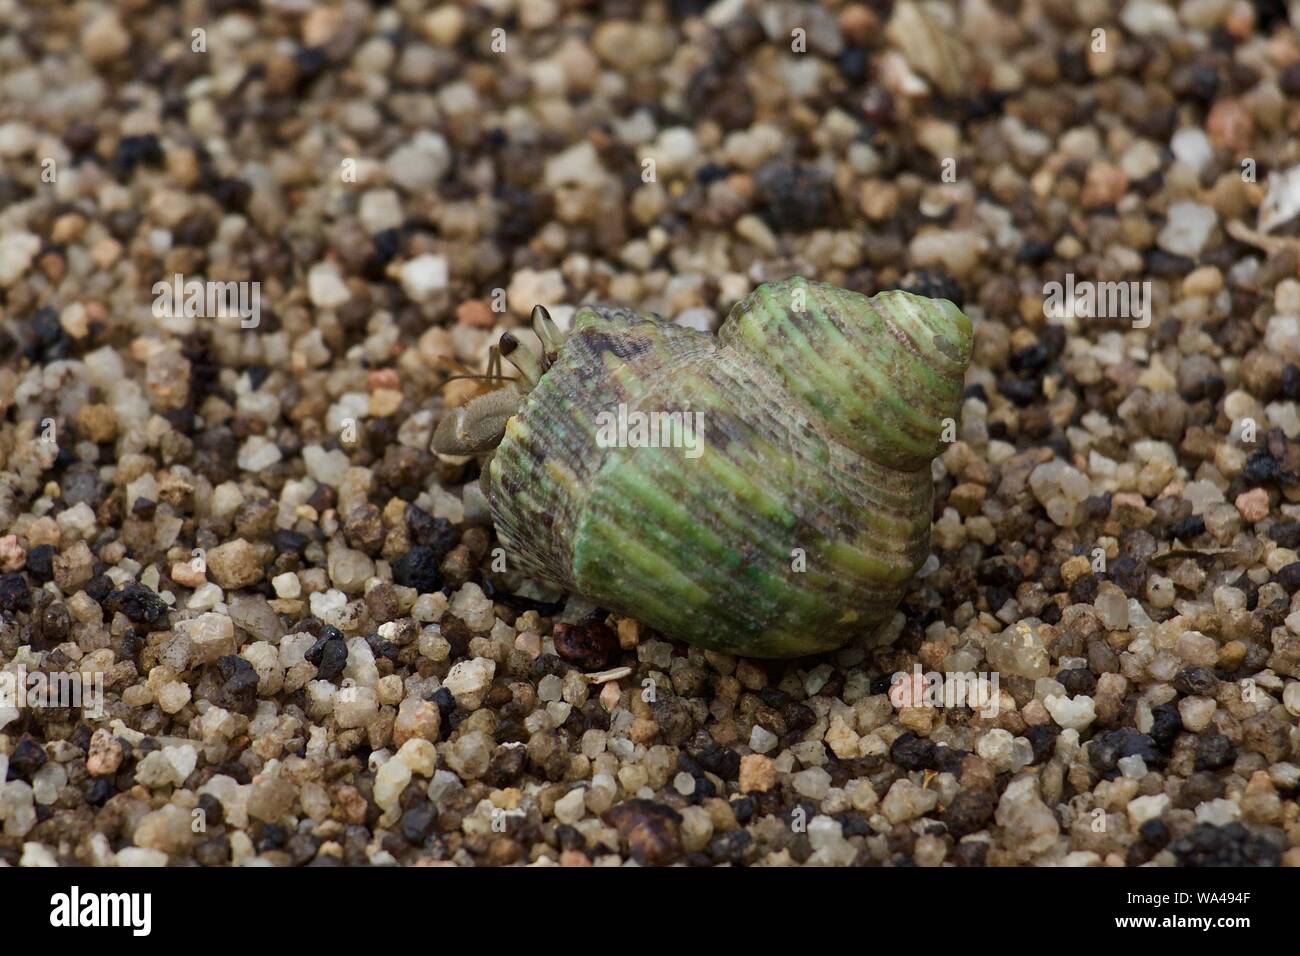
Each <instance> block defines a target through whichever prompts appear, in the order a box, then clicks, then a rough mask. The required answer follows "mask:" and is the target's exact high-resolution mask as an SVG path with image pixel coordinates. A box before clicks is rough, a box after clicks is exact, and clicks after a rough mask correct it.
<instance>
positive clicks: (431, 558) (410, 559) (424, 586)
mask: <svg viewBox="0 0 1300 956" xmlns="http://www.w3.org/2000/svg"><path fill="white" fill-rule="evenodd" d="M393 580H394V581H396V582H397V583H398V584H400V585H401V586H402V587H407V588H415V590H417V591H419V592H420V593H421V594H431V593H432V592H434V591H437V590H440V589H441V588H442V574H441V573H440V572H439V571H438V555H437V553H436V552H435V551H434V550H433V548H430V547H428V546H427V545H422V544H417V545H416V546H415V547H413V548H411V550H410V551H407V552H406V554H404V555H402V556H401V557H400V558H398V559H397V560H396V561H394V562H393Z"/></svg>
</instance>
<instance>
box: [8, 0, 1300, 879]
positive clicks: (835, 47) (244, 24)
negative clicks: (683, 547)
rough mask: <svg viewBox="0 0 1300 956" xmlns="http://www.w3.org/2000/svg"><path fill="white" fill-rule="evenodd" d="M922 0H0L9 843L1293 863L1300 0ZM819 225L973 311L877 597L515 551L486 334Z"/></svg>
mask: <svg viewBox="0 0 1300 956" xmlns="http://www.w3.org/2000/svg"><path fill="white" fill-rule="evenodd" d="M925 10H928V11H929V12H928V13H926V12H922V8H921V7H920V6H918V5H916V4H914V3H912V2H908V0H900V2H896V3H890V2H888V0H874V2H869V3H835V2H829V0H828V2H826V3H825V4H823V5H820V6H815V5H807V4H776V3H757V2H746V0H718V2H716V3H713V4H706V3H698V2H692V0H674V2H669V3H665V2H650V3H638V2H631V0H628V2H610V3H604V4H594V3H582V2H575V0H520V2H518V3H516V2H514V0H498V2H490V3H481V4H476V5H473V6H465V7H460V6H458V5H454V4H449V5H442V6H437V5H431V4H427V3H422V2H414V0H412V2H402V0H399V2H396V3H393V4H391V5H382V6H381V5H374V6H371V5H369V4H366V3H361V2H343V3H339V4H335V5H328V6H327V5H324V4H313V3H308V2H305V0H301V2H300V0H279V2H272V0H266V2H261V3H258V2H251V0H244V2H241V0H210V2H206V3H204V2H193V0H187V2H182V3H179V4H176V5H171V4H157V5H151V4H148V3H145V2H142V0H118V2H116V3H113V2H109V3H89V2H86V3H68V4H59V3H53V2H28V3H22V2H16V0H0V22H3V23H4V24H5V29H4V30H3V31H0V353H2V354H3V355H4V361H3V366H2V367H0V411H3V417H2V418H0V661H3V662H4V666H5V668H6V670H9V671H12V672H18V671H19V670H20V669H21V670H25V671H26V672H27V673H29V674H31V673H35V672H38V671H39V672H47V673H53V672H60V671H84V672H86V673H90V674H96V673H97V674H101V675H102V677H103V681H104V686H105V698H106V699H105V701H104V710H103V714H102V716H100V717H98V718H96V717H93V716H91V715H88V714H83V713H82V712H81V711H80V710H78V709H76V708H50V707H43V708H42V707H31V706H28V707H24V708H21V709H15V708H12V707H11V708H3V707H0V821H3V830H2V834H0V861H3V862H4V863H5V864H13V865H52V864H56V863H57V864H73V863H79V864H86V865H97V866H108V865H148V864H162V863H170V864H171V865H189V864H199V865H205V866H217V865H228V864H243V863H249V862H260V863H267V864H273V865H286V866H287V865H331V864H341V863H346V864H373V865H392V864H428V863H435V862H451V863H456V864H467V865H474V864H509V863H527V862H536V863H547V864H555V863H558V864H563V865H575V866H580V865H589V864H594V865H611V864H615V865H616V864H619V863H621V862H626V861H632V860H635V861H638V862H641V863H650V864H657V863H675V862H682V863H686V864H689V865H713V864H722V863H730V864H747V865H792V864H836V865H844V864H887V865H909V864H917V865H924V866H935V865H962V866H979V865H1008V864H1016V865H1034V864H1067V865H1106V866H1137V865H1143V864H1154V865H1161V866H1171V865H1207V864H1225V863H1249V864H1267V865H1277V864H1289V865H1296V864H1300V811H1298V810H1297V804H1296V801H1295V795H1296V790H1297V786H1298V785H1300V767H1298V766H1297V763H1300V760H1298V758H1297V751H1298V750H1300V730H1298V729H1297V715H1298V714H1300V605H1298V606H1297V608H1296V610H1297V613H1292V607H1293V603H1294V601H1293V595H1294V592H1296V590H1297V588H1300V558H1298V555H1297V550H1296V549H1297V548H1300V447H1297V445H1296V442H1295V439H1296V436H1297V435H1298V434H1300V415H1298V414H1297V407H1296V400H1297V398H1300V367H1297V363H1300V280H1298V279H1297V276H1298V268H1300V240H1298V239H1297V238H1295V236H1296V230H1295V229H1294V228H1293V225H1294V223H1293V222H1291V220H1293V219H1294V217H1295V215H1296V213H1297V212H1300V171H1298V172H1296V173H1293V174H1288V170H1290V169H1293V168H1295V169H1298V170H1300V166H1298V164H1300V140H1298V138H1297V131H1298V129H1300V110H1298V109H1297V108H1296V105H1297V101H1296V97H1297V95H1300V47H1298V45H1297V25H1300V4H1292V5H1291V7H1290V10H1288V7H1287V4H1285V3H1283V2H1281V0H1256V2H1253V3H1251V2H1244V0H1189V2H1186V3H1183V4H1181V5H1180V6H1179V7H1178V8H1177V10H1175V8H1174V6H1173V5H1166V4H1164V3H1161V2H1157V0H1129V2H1126V3H1123V4H1118V3H1114V4H1113V3H1106V2H1096V0H1070V2H1065V0H1061V2H1025V3H1023V4H1021V3H1013V2H1002V0H964V2H961V3H953V4H934V5H928V4H927V5H925ZM196 30H200V31H202V32H200V33H197V34H196V33H195V32H194V31H196ZM1099 30H1100V31H1102V32H1101V33H1098V32H1097V31H1099ZM498 31H499V32H498ZM647 159H652V160H653V161H654V162H653V174H654V175H653V181H647V180H646V176H647V175H648V173H649V171H650V167H648V166H647V165H646V164H645V160H647ZM176 274H181V275H183V276H185V277H186V278H198V279H209V280H219V281H250V282H257V283H260V286H259V290H260V296H261V299H260V302H261V314H260V322H259V323H258V325H257V327H256V328H241V324H240V321H239V319H238V318H237V317H220V316H214V315H197V316H189V317H186V316H185V315H177V316H172V315H166V314H163V315H156V314H155V312H154V310H152V309H151V307H150V306H151V302H152V301H153V298H154V292H153V286H154V283H157V282H170V281H171V280H172V277H173V276H174V275H176ZM792 274H801V275H805V276H808V277H810V278H816V279H821V280H825V281H829V282H833V283H835V284H838V285H842V286H845V287H848V288H851V289H856V290H859V291H863V292H868V293H871V292H875V291H878V290H881V289H888V288H897V287H902V288H906V289H910V290H912V291H918V292H923V293H925V294H931V295H944V296H947V297H950V298H952V299H953V300H954V301H956V302H958V304H961V305H963V307H964V308H965V310H966V311H967V312H968V314H969V315H970V316H971V317H972V319H973V320H974V321H975V323H976V332H977V342H976V349H975V359H974V362H973V364H972V368H971V370H970V373H969V376H968V386H969V388H968V393H967V394H968V398H967V400H966V402H965V404H964V408H963V415H962V421H961V424H960V428H959V432H958V440H957V441H955V442H954V443H953V444H952V445H951V447H950V448H949V449H948V450H947V451H946V452H945V453H944V454H943V455H942V457H941V458H940V459H939V460H938V462H937V463H936V465H935V474H936V488H937V495H936V501H935V518H936V526H935V533H934V547H935V552H934V553H935V556H936V557H935V559H932V561H931V562H930V563H929V564H928V565H927V566H926V568H925V570H924V572H923V576H922V577H921V578H920V579H919V580H918V581H917V582H916V584H915V587H914V588H913V589H912V591H911V593H910V594H909V595H908V597H907V598H906V600H905V602H904V604H903V606H902V608H901V609H900V613H899V614H898V615H897V617H896V619H895V622H894V624H893V625H892V626H891V627H890V628H889V629H888V632H887V633H886V634H885V635H884V637H885V638H886V639H887V638H896V639H895V640H894V642H893V643H892V645H887V646H877V645H870V646H868V645H865V644H864V645H863V646H857V647H850V648H847V649H845V650H843V651H842V652H840V653H837V654H833V655H828V656H826V657H824V658H818V659H807V660H800V661H794V662H789V663H775V664H770V663H764V662H761V661H749V660H743V659H735V658H729V657H725V656H721V655H716V654H711V653H702V652H700V651H697V650H694V649H691V648H688V647H687V646H685V645H681V644H676V643H671V642H667V641H665V640H663V639H661V638H660V637H659V636H657V635H655V634H653V633H650V632H648V631H646V630H644V629H641V628H639V627H638V626H637V625H636V623H635V622H633V621H627V620H623V621H619V620H611V621H609V622H605V621H603V620H600V619H597V620H595V621H589V620H585V619H584V617H583V615H582V613H581V609H580V608H578V606H577V604H576V602H571V603H570V604H569V605H568V607H567V609H566V610H565V611H563V612H561V611H560V605H558V604H556V603H549V602H551V601H552V600H553V599H554V598H555V597H556V596H555V595H553V594H548V593H545V592H543V591H539V590H536V589H535V588H533V587H532V586H530V585H528V584H527V583H525V582H522V581H519V580H517V579H515V578H513V577H512V576H511V575H510V574H508V573H506V574H501V573H497V572H495V571H494V570H493V568H492V548H493V547H494V546H495V541H494V538H493V536H492V532H491V527H490V523H489V522H488V521H487V520H486V515H485V508H484V502H483V499H482V496H481V494H479V492H478V489H477V481H476V478H477V466H476V465H475V464H474V463H473V462H468V463H467V462H462V461H453V460H440V459H438V458H436V457H435V456H434V455H432V454H431V453H430V452H429V438H430V435H431V432H432V428H433V426H434V424H435V423H436V422H437V420H439V418H440V417H441V415H442V414H443V409H444V408H445V407H447V406H449V405H454V404H458V403H461V402H463V401H465V400H466V399H467V398H469V397H470V396H471V395H473V394H475V393H476V392H477V391H478V390H480V389H481V388H482V385H481V384H480V383H477V382H474V381H472V380H465V379H461V380H458V381H453V382H451V383H446V379H447V377H448V376H449V375H451V374H454V373H455V372H458V371H463V370H465V369H481V368H482V363H483V360H484V358H485V355H486V350H487V346H488V345H489V344H490V343H491V342H493V341H495V339H496V337H497V336H498V335H499V333H500V331H502V330H503V329H505V328H513V327H519V326H522V325H523V324H524V323H525V321H526V318H527V316H528V313H529V311H530V310H531V308H532V306H533V305H534V304H536V303H542V304H545V305H547V306H548V307H549V308H550V309H551V312H552V314H553V315H555V316H556V318H557V319H558V320H559V321H560V322H561V323H564V322H566V321H567V320H568V319H569V318H570V317H571V315H572V312H573V306H574V305H575V304H578V303H582V302H587V301H604V302H619V303H625V304H629V305H633V306H636V307H638V308H641V309H644V310H652V311H657V312H659V313H661V314H662V315H664V316H667V317H670V318H675V319H676V320H678V321H680V322H683V323H686V324H690V325H692V326H695V327H698V328H715V327H716V325H717V324H718V322H719V321H720V320H721V318H722V317H723V316H725V315H726V312H727V310H728V309H730V307H731V306H732V304H734V303H735V302H736V301H737V300H739V299H740V298H742V297H743V296H744V295H745V294H746V293H747V292H749V291H750V290H751V289H752V288H753V287H755V286H756V285H757V284H758V283H760V282H762V281H765V280H767V279H773V278H782V277H785V276H788V275H792ZM1067 274H1070V275H1072V276H1073V277H1074V279H1075V280H1076V281H1078V282H1084V281H1120V280H1122V281H1130V280H1132V281H1149V283H1150V285H1149V290H1150V297H1151V310H1150V314H1149V318H1150V323H1149V326H1148V327H1145V328H1136V327H1135V324H1134V322H1133V316H1132V315H1131V314H1129V315H1118V316H1110V317H1088V316H1086V315H1084V316H1079V315H1057V316H1052V317H1050V318H1047V317H1045V313H1044V297H1045V295H1046V293H1047V292H1048V289H1047V284H1048V283H1052V282H1064V281H1066V279H1065V277H1066V275H1067ZM1143 324H1145V323H1142V322H1139V323H1138V325H1143ZM494 599H495V600H494ZM561 613H563V616H565V617H566V618H567V621H566V622H560V620H559V616H560V615H561ZM561 623H564V624H565V625H566V626H558V627H557V624H561ZM914 665H919V666H920V668H921V669H922V670H923V671H940V670H947V671H978V672H994V671H996V672H997V675H998V678H999V705H1000V706H999V707H998V708H997V714H996V715H995V716H994V715H987V716H982V715H980V714H978V713H975V712H972V711H971V710H970V709H969V708H966V707H950V708H935V707H924V706H905V707H902V708H897V707H895V706H893V704H892V703H891V700H890V698H889V697H888V696H887V694H886V691H887V689H888V687H889V684H890V677H891V675H892V674H894V673H895V672H898V671H905V672H910V671H911V670H912V668H913V667H914ZM614 668H623V670H618V671H615V674H614V676H613V677H610V675H608V674H606V675H605V677H604V678H603V679H602V678H600V677H598V678H596V679H592V678H591V677H590V676H587V675H590V674H591V673H592V672H597V671H609V670H611V669H614ZM647 682H650V684H647ZM648 690H653V693H652V694H651V693H647V691H648ZM903 702H904V703H906V701H903ZM6 781H7V782H6Z"/></svg>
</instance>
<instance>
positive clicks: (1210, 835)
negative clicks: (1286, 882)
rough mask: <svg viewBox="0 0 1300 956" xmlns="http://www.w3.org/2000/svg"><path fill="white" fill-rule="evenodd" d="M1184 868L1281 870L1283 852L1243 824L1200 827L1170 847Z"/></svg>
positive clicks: (1203, 825) (1201, 824) (1205, 824)
mask: <svg viewBox="0 0 1300 956" xmlns="http://www.w3.org/2000/svg"><path fill="white" fill-rule="evenodd" d="M1170 849H1171V850H1172V852H1173V854H1174V856H1175V857H1177V859H1178V862H1179V863H1180V864H1182V865H1183V866H1280V865H1281V863H1282V851H1281V849H1280V848H1279V847H1278V846H1277V845H1276V844H1274V843H1273V842H1272V841H1271V840H1268V839H1267V838H1265V837H1264V836H1262V835H1260V834H1257V833H1252V832H1251V831H1250V830H1248V829H1246V827H1245V825H1244V824H1241V823H1229V824H1228V825H1227V826H1224V827H1216V826H1214V825H1212V824H1209V823H1198V824H1197V825H1196V826H1195V827H1193V828H1192V832H1191V833H1189V834H1187V836H1185V837H1183V838H1182V839H1179V840H1176V841H1174V844H1173V846H1171V847H1170Z"/></svg>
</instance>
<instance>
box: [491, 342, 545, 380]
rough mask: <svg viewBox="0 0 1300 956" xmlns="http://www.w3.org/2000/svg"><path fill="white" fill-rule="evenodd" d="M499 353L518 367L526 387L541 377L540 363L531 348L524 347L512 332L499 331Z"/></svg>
mask: <svg viewBox="0 0 1300 956" xmlns="http://www.w3.org/2000/svg"><path fill="white" fill-rule="evenodd" d="M500 354H501V355H503V356H505V359H506V361H508V362H509V363H510V364H511V365H513V366H514V367H515V368H517V369H519V374H520V375H522V376H523V377H524V381H526V382H527V383H528V387H529V388H532V387H533V386H534V385H536V384H537V382H538V380H539V379H541V377H542V371H543V369H542V363H541V360H540V359H538V357H537V356H536V355H534V354H533V351H532V349H529V348H526V347H524V345H523V343H522V342H520V341H519V339H517V338H515V336H514V333H512V332H502V333H501V352H500Z"/></svg>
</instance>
